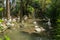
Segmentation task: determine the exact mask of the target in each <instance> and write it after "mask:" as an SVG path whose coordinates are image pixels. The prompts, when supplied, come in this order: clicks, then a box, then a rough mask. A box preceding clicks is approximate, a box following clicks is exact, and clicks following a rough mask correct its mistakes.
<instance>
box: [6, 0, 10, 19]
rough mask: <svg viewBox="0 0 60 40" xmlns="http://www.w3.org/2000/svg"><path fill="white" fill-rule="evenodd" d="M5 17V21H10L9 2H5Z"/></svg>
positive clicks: (7, 0) (8, 0)
mask: <svg viewBox="0 0 60 40" xmlns="http://www.w3.org/2000/svg"><path fill="white" fill-rule="evenodd" d="M6 16H7V19H10V18H11V17H10V0H6Z"/></svg>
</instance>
